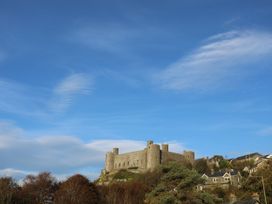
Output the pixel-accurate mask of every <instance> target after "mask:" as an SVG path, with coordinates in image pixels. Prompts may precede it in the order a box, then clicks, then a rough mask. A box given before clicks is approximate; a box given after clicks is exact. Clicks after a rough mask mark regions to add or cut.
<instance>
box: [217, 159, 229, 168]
mask: <svg viewBox="0 0 272 204" xmlns="http://www.w3.org/2000/svg"><path fill="white" fill-rule="evenodd" d="M230 167H231V165H230V162H229V161H228V160H226V159H221V160H220V161H219V168H220V169H226V168H230Z"/></svg>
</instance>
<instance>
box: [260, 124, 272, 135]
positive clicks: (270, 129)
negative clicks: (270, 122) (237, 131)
mask: <svg viewBox="0 0 272 204" xmlns="http://www.w3.org/2000/svg"><path fill="white" fill-rule="evenodd" d="M257 134H258V135H260V136H272V126H270V127H266V128H263V129H261V130H260V131H258V132H257Z"/></svg>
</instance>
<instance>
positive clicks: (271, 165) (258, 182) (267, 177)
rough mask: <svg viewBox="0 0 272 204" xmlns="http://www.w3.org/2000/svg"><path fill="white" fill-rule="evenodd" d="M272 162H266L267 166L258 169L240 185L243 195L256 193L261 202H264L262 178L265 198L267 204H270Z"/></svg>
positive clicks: (271, 196) (271, 195) (271, 201)
mask: <svg viewBox="0 0 272 204" xmlns="http://www.w3.org/2000/svg"><path fill="white" fill-rule="evenodd" d="M271 169H272V160H269V161H267V164H266V165H265V166H263V167H262V168H260V169H258V170H257V172H256V173H254V174H252V175H251V176H249V177H248V178H247V179H246V180H245V181H244V182H243V184H242V191H243V192H245V195H249V194H252V193H253V192H257V193H258V194H259V195H260V199H261V202H263V201H264V195H263V185H262V177H263V180H264V184H265V190H266V197H267V199H268V200H267V201H268V203H272V171H271Z"/></svg>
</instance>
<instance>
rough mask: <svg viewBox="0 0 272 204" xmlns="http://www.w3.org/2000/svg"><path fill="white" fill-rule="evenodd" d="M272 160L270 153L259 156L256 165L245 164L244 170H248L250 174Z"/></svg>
mask: <svg viewBox="0 0 272 204" xmlns="http://www.w3.org/2000/svg"><path fill="white" fill-rule="evenodd" d="M271 160H272V155H271V154H268V155H265V156H262V157H258V159H256V160H255V162H254V166H253V167H250V166H245V168H244V169H243V171H246V172H248V173H249V174H252V173H255V172H256V171H257V170H258V169H261V168H265V166H266V165H267V163H268V162H269V161H271Z"/></svg>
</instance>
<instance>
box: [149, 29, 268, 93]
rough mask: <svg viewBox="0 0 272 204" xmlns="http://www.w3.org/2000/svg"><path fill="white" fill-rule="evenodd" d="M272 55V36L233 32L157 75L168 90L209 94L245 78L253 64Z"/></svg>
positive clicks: (212, 41)
mask: <svg viewBox="0 0 272 204" xmlns="http://www.w3.org/2000/svg"><path fill="white" fill-rule="evenodd" d="M267 56H272V34H271V33H267V32H258V31H232V32H227V33H222V34H219V35H215V36H212V37H210V38H209V39H208V40H207V41H206V42H205V44H204V45H202V46H200V47H199V48H197V49H196V50H195V51H193V52H192V53H191V54H189V55H188V56H185V57H182V58H180V59H179V60H178V61H177V62H175V63H173V64H171V65H169V66H168V67H166V68H165V69H164V70H163V71H161V72H159V73H158V74H156V75H155V76H154V80H155V82H156V83H158V84H159V85H160V86H161V87H162V88H164V89H171V90H178V91H188V90H198V91H199V90H201V91H206V90H209V89H214V88H217V87H218V86H220V84H224V82H226V81H230V80H232V78H235V76H236V77H237V76H242V75H244V74H245V73H246V72H247V71H249V69H250V68H249V66H246V65H249V64H250V63H253V62H255V61H257V60H259V59H263V58H265V57H267Z"/></svg>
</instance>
